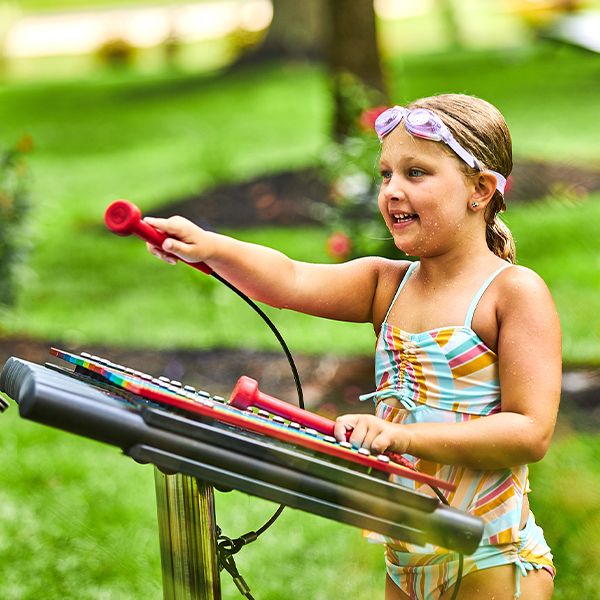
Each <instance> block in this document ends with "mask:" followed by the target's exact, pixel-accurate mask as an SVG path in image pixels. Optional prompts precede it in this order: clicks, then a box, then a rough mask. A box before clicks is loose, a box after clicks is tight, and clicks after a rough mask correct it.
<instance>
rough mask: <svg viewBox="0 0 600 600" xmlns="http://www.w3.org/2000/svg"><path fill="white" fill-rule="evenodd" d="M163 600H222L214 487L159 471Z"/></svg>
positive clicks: (157, 487) (155, 472) (157, 504)
mask: <svg viewBox="0 0 600 600" xmlns="http://www.w3.org/2000/svg"><path fill="white" fill-rule="evenodd" d="M154 484H155V489H156V506H157V511H158V532H159V540H160V559H161V565H162V577H163V598H164V600H220V598H221V585H220V580H219V567H218V564H217V539H216V520H215V499H214V492H213V488H212V486H211V485H209V484H208V483H206V482H204V481H199V480H197V479H196V478H195V477H190V476H189V475H182V474H181V473H177V474H175V475H165V474H164V473H162V472H161V471H159V470H158V469H157V468H156V467H155V468H154Z"/></svg>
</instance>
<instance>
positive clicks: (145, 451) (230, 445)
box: [0, 357, 483, 554]
mask: <svg viewBox="0 0 600 600" xmlns="http://www.w3.org/2000/svg"><path fill="white" fill-rule="evenodd" d="M0 391H3V392H4V393H5V394H6V395H7V396H9V397H10V398H12V399H13V400H14V401H15V402H17V404H18V406H19V413H20V415H21V417H23V418H26V419H29V420H32V421H36V422H38V423H42V424H44V425H48V426H51V427H55V428H58V429H61V430H64V431H68V432H72V433H75V434H78V435H82V436H85V437H88V438H91V439H94V440H98V441H100V442H104V443H107V444H111V445H113V446H117V447H118V448H121V449H122V450H123V452H124V453H125V454H127V455H129V456H130V457H132V458H134V459H135V460H136V461H138V462H142V463H152V464H154V465H157V466H158V467H159V468H161V469H163V470H165V471H167V472H177V473H183V474H186V475H190V476H193V477H196V478H198V479H201V480H204V481H207V482H209V483H211V484H213V485H214V486H216V487H217V488H218V489H222V488H225V489H236V490H240V491H242V492H245V493H248V494H251V495H255V496H258V497H261V498H265V499H267V500H271V501H274V502H277V503H281V504H285V505H287V506H290V507H293V508H297V509H300V510H304V511H308V512H311V513H314V514H316V515H320V516H322V517H326V518H330V519H334V520H337V521H340V522H343V523H347V524H349V525H353V526H356V527H361V528H364V529H368V530H371V531H375V532H378V533H381V534H383V535H386V536H389V537H391V538H395V539H400V540H404V541H407V542H411V543H415V544H425V543H434V544H436V545H440V546H443V547H445V548H448V549H451V550H455V551H458V552H462V553H467V554H468V553H472V552H473V551H474V550H475V548H476V547H477V545H478V544H479V541H480V539H481V536H482V533H483V524H482V522H481V520H480V519H477V518H475V517H473V516H471V515H469V514H466V513H464V512H461V511H458V510H456V509H453V508H451V507H448V506H445V505H444V504H442V503H441V502H440V501H439V500H438V499H437V498H433V497H431V496H429V495H425V494H422V493H418V492H415V491H413V490H410V489H408V488H406V487H404V486H402V485H399V484H398V483H393V482H391V481H390V480H389V473H386V472H385V471H378V470H376V469H372V468H368V467H365V466H364V465H361V464H357V463H353V462H351V461H348V460H344V459H342V458H339V457H336V456H330V455H328V454H327V453H325V452H319V451H317V450H314V449H313V448H307V447H305V446H304V445H303V438H302V436H301V435H298V438H297V441H296V443H293V441H289V435H288V438H286V439H285V440H282V439H277V438H275V437H272V436H269V435H268V430H267V434H264V433H257V431H250V430H248V429H246V428H244V427H241V426H237V425H232V424H231V423H227V422H223V421H222V420H221V419H219V418H218V414H217V413H215V415H217V416H216V417H215V418H211V416H210V414H207V413H206V411H205V412H204V413H202V414H199V413H193V412H190V411H186V410H180V409H179V408H177V407H170V406H166V405H161V404H159V403H156V402H153V401H151V400H148V399H147V398H144V397H141V396H139V395H136V394H135V393H132V392H131V391H128V390H124V389H121V388H119V387H117V386H115V385H113V384H112V383H111V382H110V381H108V380H106V379H105V378H103V377H102V376H100V375H98V374H97V373H94V372H92V371H89V370H87V369H83V368H80V367H79V366H76V367H75V369H74V370H71V369H67V368H65V367H62V366H59V365H53V364H49V363H46V365H44V366H42V365H38V364H35V363H31V362H28V361H26V360H23V359H19V358H14V357H13V358H10V359H9V360H8V361H7V363H6V364H5V366H4V368H3V370H2V372H1V374H0ZM202 398H203V402H204V404H205V405H210V403H213V404H217V405H218V408H219V410H221V412H223V411H225V412H229V411H233V413H232V414H233V416H236V413H239V414H240V415H241V416H240V420H243V419H247V416H246V415H244V411H241V410H238V409H236V408H234V407H231V406H228V405H227V404H226V403H223V402H222V399H219V398H216V397H210V396H209V394H206V393H203V396H202ZM251 417H252V419H258V417H256V416H254V415H252V416H251ZM286 435H287V434H286ZM292 439H293V438H292Z"/></svg>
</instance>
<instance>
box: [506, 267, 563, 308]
mask: <svg viewBox="0 0 600 600" xmlns="http://www.w3.org/2000/svg"><path fill="white" fill-rule="evenodd" d="M494 287H495V292H496V293H495V296H496V299H497V304H496V305H497V307H498V316H499V317H500V318H501V317H502V316H506V315H508V314H510V313H512V312H514V311H521V312H525V313H527V312H529V311H533V310H537V311H539V310H545V309H551V310H554V302H553V301H552V296H551V294H550V290H549V289H548V286H547V285H546V282H545V281H544V280H543V279H542V277H540V275H538V274H537V273H536V272H535V271H533V270H532V269H530V268H528V267H524V266H521V265H513V266H511V267H509V268H507V269H504V271H502V273H500V275H499V276H498V277H497V281H496V285H495V286H494Z"/></svg>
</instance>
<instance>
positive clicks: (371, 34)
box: [233, 0, 387, 140]
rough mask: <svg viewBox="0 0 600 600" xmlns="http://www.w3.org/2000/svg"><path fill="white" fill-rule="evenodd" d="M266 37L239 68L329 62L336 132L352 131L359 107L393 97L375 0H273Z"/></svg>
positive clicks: (338, 137) (239, 62)
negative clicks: (263, 63)
mask: <svg viewBox="0 0 600 600" xmlns="http://www.w3.org/2000/svg"><path fill="white" fill-rule="evenodd" d="M272 1H273V21H272V22H271V25H270V27H269V31H268V32H267V34H266V36H265V39H264V40H263V41H262V43H260V44H259V45H258V46H257V47H256V48H254V49H252V50H250V51H248V52H246V53H245V54H243V55H242V57H241V58H240V59H239V60H238V61H237V62H236V63H235V64H234V65H233V67H238V66H245V65H248V64H254V63H256V62H260V61H262V60H268V59H278V60H286V59H292V60H294V59H308V60H318V61H323V62H324V63H325V64H326V66H327V68H328V71H329V74H330V78H331V88H332V95H333V100H334V102H333V123H332V133H333V136H334V138H335V139H338V140H339V139H341V138H343V137H345V136H347V135H348V134H349V133H350V131H351V130H352V128H353V127H354V126H355V124H356V119H357V116H358V115H357V111H358V112H360V110H362V109H364V108H367V106H368V105H370V104H373V103H376V104H381V103H384V102H386V101H387V94H386V91H385V84H384V79H383V74H382V70H381V65H380V57H379V50H378V47H377V35H376V25H375V10H374V8H373V0H272Z"/></svg>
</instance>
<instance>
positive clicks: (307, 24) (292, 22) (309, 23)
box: [239, 0, 327, 64]
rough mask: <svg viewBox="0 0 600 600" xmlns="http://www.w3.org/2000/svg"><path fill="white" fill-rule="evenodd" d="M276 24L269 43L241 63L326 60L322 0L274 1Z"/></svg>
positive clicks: (271, 30) (246, 56) (265, 40)
mask: <svg viewBox="0 0 600 600" xmlns="http://www.w3.org/2000/svg"><path fill="white" fill-rule="evenodd" d="M272 4H273V20H272V22H271V25H270V26H269V30H268V32H267V34H266V36H265V39H264V40H263V41H262V42H261V43H260V44H259V46H258V47H257V48H255V49H253V50H251V51H250V52H248V53H247V54H245V55H244V56H243V57H242V58H241V59H240V61H239V63H240V64H247V63H249V62H259V61H262V60H265V59H273V58H276V59H284V60H285V59H309V60H322V59H323V57H324V40H325V37H326V31H327V22H326V20H325V19H323V1H322V0H272Z"/></svg>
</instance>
